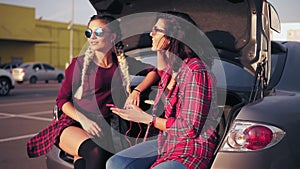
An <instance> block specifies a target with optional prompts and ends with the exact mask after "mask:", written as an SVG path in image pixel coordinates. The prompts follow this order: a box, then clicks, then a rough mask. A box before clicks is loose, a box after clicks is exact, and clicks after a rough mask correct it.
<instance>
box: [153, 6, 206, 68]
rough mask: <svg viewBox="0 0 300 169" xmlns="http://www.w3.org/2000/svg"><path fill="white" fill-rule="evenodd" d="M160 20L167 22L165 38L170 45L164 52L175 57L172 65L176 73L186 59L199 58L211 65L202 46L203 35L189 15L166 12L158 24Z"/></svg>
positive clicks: (160, 15) (160, 14)
mask: <svg viewBox="0 0 300 169" xmlns="http://www.w3.org/2000/svg"><path fill="white" fill-rule="evenodd" d="M158 19H164V20H165V21H166V33H165V37H166V38H167V39H168V40H169V41H170V43H169V45H167V46H166V48H165V49H164V50H167V51H169V53H170V54H171V55H173V57H171V58H172V59H173V60H171V65H172V68H173V70H174V71H178V69H179V68H180V67H181V64H182V61H183V60H184V59H186V58H194V57H199V58H200V59H201V60H202V61H203V62H204V63H206V64H207V65H208V66H210V65H211V61H210V59H209V58H207V57H205V56H204V51H203V49H202V47H201V45H200V44H201V42H200V41H201V40H202V38H201V37H202V36H203V34H202V32H201V31H200V30H199V27H198V26H197V24H196V22H195V21H194V20H193V19H192V18H191V17H190V16H189V15H188V14H186V13H182V12H176V11H165V12H161V13H159V14H158V15H157V18H156V22H157V21H158ZM179 58H180V59H179Z"/></svg>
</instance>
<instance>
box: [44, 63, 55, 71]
mask: <svg viewBox="0 0 300 169" xmlns="http://www.w3.org/2000/svg"><path fill="white" fill-rule="evenodd" d="M43 66H44V69H45V70H54V67H53V66H51V65H48V64H43Z"/></svg>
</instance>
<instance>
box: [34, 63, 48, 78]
mask: <svg viewBox="0 0 300 169" xmlns="http://www.w3.org/2000/svg"><path fill="white" fill-rule="evenodd" d="M32 72H33V73H32V75H31V76H30V77H33V76H35V77H36V78H37V79H38V80H44V79H45V70H44V68H43V66H42V65H41V64H40V63H34V64H33V65H32Z"/></svg>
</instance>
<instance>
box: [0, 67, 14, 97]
mask: <svg viewBox="0 0 300 169" xmlns="http://www.w3.org/2000/svg"><path fill="white" fill-rule="evenodd" d="M13 88H15V81H14V79H13V77H12V76H11V74H10V73H9V72H7V71H6V70H4V69H0V96H6V95H8V94H9V92H10V90H11V89H13Z"/></svg>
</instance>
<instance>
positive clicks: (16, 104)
mask: <svg viewBox="0 0 300 169" xmlns="http://www.w3.org/2000/svg"><path fill="white" fill-rule="evenodd" d="M42 103H53V104H55V101H54V100H43V101H30V102H19V103H4V104H0V107H5V106H18V105H28V104H42Z"/></svg>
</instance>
